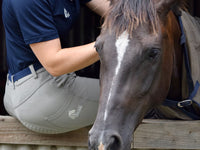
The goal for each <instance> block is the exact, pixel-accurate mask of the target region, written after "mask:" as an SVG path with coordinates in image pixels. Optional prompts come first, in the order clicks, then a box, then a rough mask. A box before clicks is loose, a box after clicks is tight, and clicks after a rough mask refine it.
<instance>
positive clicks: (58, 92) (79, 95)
mask: <svg viewBox="0 0 200 150" xmlns="http://www.w3.org/2000/svg"><path fill="white" fill-rule="evenodd" d="M98 99H99V80H98V79H91V78H84V77H79V76H76V75H75V73H71V74H66V75H62V76H59V77H53V76H51V75H50V74H49V73H48V72H47V71H46V70H45V69H44V68H41V69H39V70H37V71H34V70H32V74H30V75H28V76H26V77H23V78H22V79H20V80H18V81H16V82H14V83H13V82H11V81H10V80H7V83H6V91H5V96H4V105H5V108H6V110H7V111H8V113H9V114H11V115H12V116H14V117H16V118H17V119H18V120H19V121H20V122H21V123H22V124H23V125H24V126H26V127H27V128H29V129H30V130H33V131H36V132H40V133H47V134H55V133H63V132H68V131H72V130H75V129H78V128H81V127H84V126H87V125H91V124H92V123H93V122H94V120H95V117H96V113H97V108H98Z"/></svg>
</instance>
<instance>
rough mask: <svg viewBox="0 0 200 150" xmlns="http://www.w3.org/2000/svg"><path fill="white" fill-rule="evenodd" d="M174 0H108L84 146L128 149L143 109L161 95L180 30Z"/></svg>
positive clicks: (101, 149) (100, 149) (165, 90)
mask: <svg viewBox="0 0 200 150" xmlns="http://www.w3.org/2000/svg"><path fill="white" fill-rule="evenodd" d="M177 2H178V1H177V0H148V1H146V0H112V1H111V6H110V10H109V11H108V13H107V16H106V17H105V21H104V24H103V26H102V31H101V34H100V36H99V37H98V39H97V41H96V49H97V51H98V53H99V56H100V61H101V70H100V86H101V95H100V100H99V109H98V114H97V118H96V121H95V123H94V125H93V127H92V129H91V130H90V132H89V149H90V150H129V149H130V147H131V142H132V139H133V138H132V135H133V132H134V131H135V129H136V128H137V126H138V125H139V123H140V122H141V121H142V119H143V118H144V116H145V114H146V113H147V112H148V111H149V110H150V109H152V108H153V107H155V106H156V105H158V104H161V102H162V101H163V100H164V99H165V98H166V97H167V95H168V92H169V90H170V84H171V80H172V75H173V70H174V56H175V49H177V48H179V49H180V46H179V37H180V30H179V25H178V23H177V20H176V17H175V15H174V14H173V13H172V11H171V9H172V8H175V6H177V5H178V3H177Z"/></svg>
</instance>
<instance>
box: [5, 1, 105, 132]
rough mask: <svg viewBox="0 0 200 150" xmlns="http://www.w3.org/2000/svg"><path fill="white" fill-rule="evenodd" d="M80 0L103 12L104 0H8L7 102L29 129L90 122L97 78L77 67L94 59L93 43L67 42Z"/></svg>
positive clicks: (64, 127)
mask: <svg viewBox="0 0 200 150" xmlns="http://www.w3.org/2000/svg"><path fill="white" fill-rule="evenodd" d="M80 3H82V4H86V5H87V6H88V7H90V8H91V9H92V10H94V11H95V12H97V13H98V14H99V15H103V14H104V12H105V11H106V9H107V8H108V6H109V4H108V2H107V1H106V0H91V1H90V0H4V1H3V6H2V12H3V14H2V17H3V23H4V27H5V32H6V46H7V62H8V78H7V83H6V90H5V95H4V105H5V108H6V110H7V111H8V113H9V114H10V115H12V116H14V117H16V118H17V119H18V120H19V121H20V122H21V123H22V124H23V125H24V126H26V127H27V128H29V129H30V130H33V131H36V132H40V133H46V134H55V133H63V132H67V131H71V130H75V129H78V128H81V127H84V126H87V125H89V124H92V123H93V121H94V119H95V117H96V112H97V105H98V97H99V83H98V82H99V81H98V80H97V79H91V78H83V77H79V76H76V74H75V73H73V72H74V71H77V70H79V69H82V68H84V67H86V66H89V65H91V64H93V63H94V62H96V61H97V60H98V59H99V58H98V54H97V52H96V50H95V48H94V43H90V44H87V45H83V46H78V47H72V48H64V47H62V45H64V44H65V42H66V40H65V38H66V37H65V36H66V34H67V33H68V31H69V30H70V27H71V26H72V25H73V23H74V21H75V19H76V18H77V16H78V14H79V9H80Z"/></svg>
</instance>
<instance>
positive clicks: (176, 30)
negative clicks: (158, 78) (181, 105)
mask: <svg viewBox="0 0 200 150" xmlns="http://www.w3.org/2000/svg"><path fill="white" fill-rule="evenodd" d="M168 23H169V27H170V31H171V32H170V36H171V38H172V40H173V43H174V44H173V50H172V52H173V67H172V68H173V70H172V77H171V86H170V89H169V93H168V96H167V98H169V99H174V100H177V101H178V100H181V98H182V96H181V95H182V88H181V87H182V64H183V53H182V49H181V45H180V36H181V31H180V26H179V23H178V21H177V18H176V17H175V15H174V13H173V12H170V13H169V16H168Z"/></svg>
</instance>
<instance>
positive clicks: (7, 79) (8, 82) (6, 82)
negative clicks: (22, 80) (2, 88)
mask: <svg viewBox="0 0 200 150" xmlns="http://www.w3.org/2000/svg"><path fill="white" fill-rule="evenodd" d="M9 81H10V80H9V73H8V74H7V82H6V83H7V84H8V85H9Z"/></svg>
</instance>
